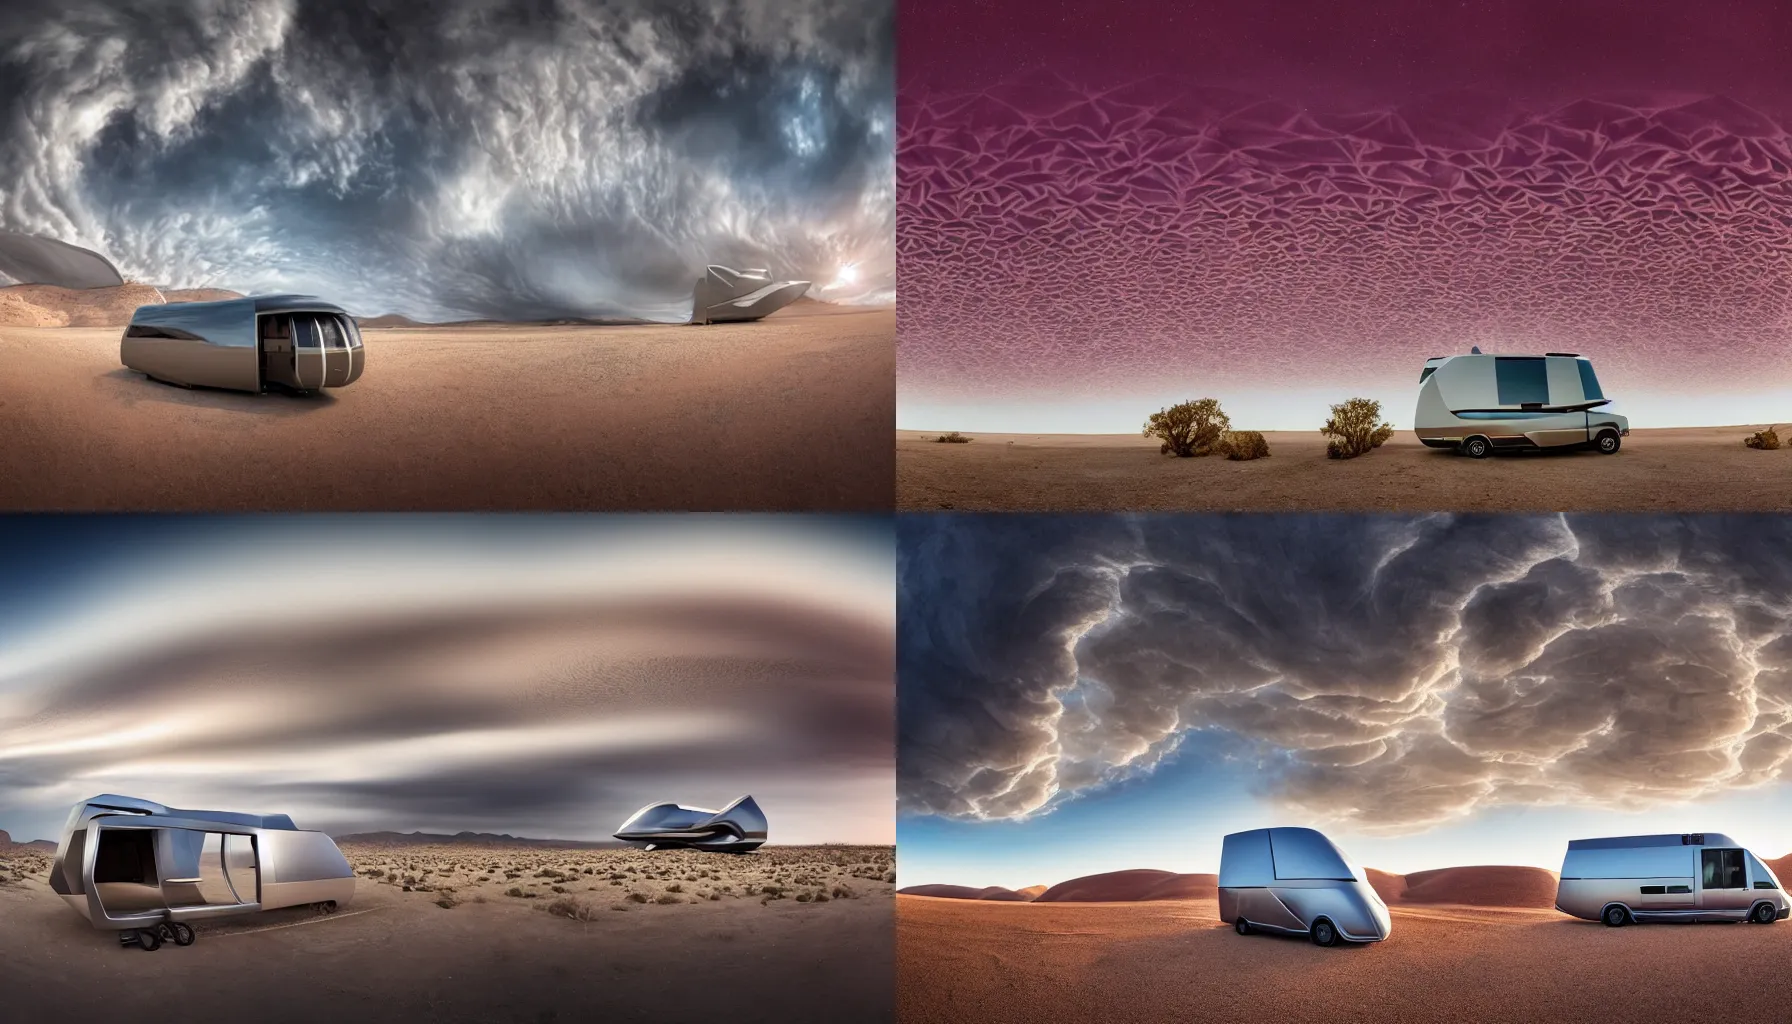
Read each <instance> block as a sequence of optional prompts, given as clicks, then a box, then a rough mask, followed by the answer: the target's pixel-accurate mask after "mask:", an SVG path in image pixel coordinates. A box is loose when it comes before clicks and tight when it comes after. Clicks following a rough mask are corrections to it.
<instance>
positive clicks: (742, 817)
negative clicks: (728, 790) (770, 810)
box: [616, 796, 766, 853]
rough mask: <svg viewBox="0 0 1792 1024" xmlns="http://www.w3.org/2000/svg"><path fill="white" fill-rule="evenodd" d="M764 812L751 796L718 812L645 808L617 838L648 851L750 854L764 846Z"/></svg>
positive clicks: (667, 806) (675, 806)
mask: <svg viewBox="0 0 1792 1024" xmlns="http://www.w3.org/2000/svg"><path fill="white" fill-rule="evenodd" d="M765 832H766V823H765V812H764V811H761V810H760V809H759V805H758V804H756V803H754V802H753V798H752V797H750V796H743V797H741V798H740V799H739V800H736V801H734V802H733V803H731V804H729V805H728V806H727V807H724V808H722V809H721V810H719V811H711V810H706V809H704V808H702V807H682V806H680V805H678V804H648V805H647V806H646V807H643V808H641V809H640V810H638V811H636V812H635V813H634V814H632V815H630V816H629V819H628V820H627V821H625V822H623V823H622V827H621V828H619V829H617V830H616V838H618V839H620V840H622V841H624V842H629V843H646V844H647V848H648V849H649V850H676V849H688V850H710V851H719V852H724V853H751V852H752V851H754V850H757V849H759V847H761V846H763V845H764V844H765Z"/></svg>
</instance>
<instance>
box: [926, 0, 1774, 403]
mask: <svg viewBox="0 0 1792 1024" xmlns="http://www.w3.org/2000/svg"><path fill="white" fill-rule="evenodd" d="M1775 7H1776V5H1774V4H1772V3H1767V2H1756V0H1750V2H1747V3H1733V2H1725V3H1715V4H1699V5H1695V4H1665V3H1660V2H1654V0H1644V2H1641V3H1614V2H1585V0H1574V2H1568V3H1563V2H1547V3H1545V2H1533V3H1517V2H1496V3H1460V4H1458V3H1450V4H1438V3H1434V2H1430V0H1398V2H1393V3H1385V2H1384V3H1372V4H1365V5H1348V4H1336V5H1315V4H1308V3H1293V2H1272V3H1262V4H1256V5H1221V4H1172V3H1164V4H1155V3H1140V2H1131V3H1115V4H1107V5H1100V7H1099V8H1097V5H1089V4H1083V5H1074V6H1072V5H1051V4H1043V5H1041V4H1031V3H1028V4H1023V3H1019V2H1012V0H1000V2H986V3H980V4H976V5H929V4H922V3H910V2H905V3H903V4H902V9H901V12H900V14H901V22H900V24H901V26H902V28H901V33H900V53H899V57H900V59H899V87H898V90H899V95H898V119H899V123H900V124H899V130H900V138H899V150H898V153H899V156H898V203H899V207H898V259H899V273H900V275H901V286H900V287H901V304H900V310H899V314H898V315H899V375H900V384H899V389H900V390H899V411H898V425H899V426H903V427H913V428H917V429H929V428H961V429H980V430H986V431H987V430H1002V429H1012V430H1017V431H1051V430H1063V431H1070V432H1077V431H1092V432H1106V431H1125V430H1135V429H1137V426H1138V424H1139V422H1140V421H1142V420H1143V418H1144V414H1145V413H1146V412H1149V411H1150V410H1152V409H1155V408H1157V407H1158V406H1159V405H1161V404H1162V403H1164V402H1168V401H1175V400H1178V399H1180V398H1186V397H1195V396H1197V395H1213V396H1215V397H1218V398H1220V399H1221V400H1222V402H1224V403H1225V404H1226V406H1227V407H1228V409H1230V410H1231V411H1232V413H1233V420H1234V423H1235V425H1238V426H1241V427H1250V426H1259V427H1264V428H1271V429H1296V428H1304V427H1309V426H1315V427H1316V426H1317V425H1318V422H1319V421H1321V420H1323V418H1324V408H1325V405H1326V404H1328V403H1329V402H1335V401H1340V400H1342V399H1344V398H1346V397H1350V396H1351V395H1354V394H1365V395H1369V396H1371V397H1376V398H1380V399H1382V401H1383V403H1384V408H1385V411H1386V413H1387V414H1388V415H1389V417H1390V418H1392V419H1393V420H1394V422H1395V423H1396V424H1397V425H1401V426H1406V425H1409V424H1410V416H1411V410H1412V406H1413V402H1414V401H1415V399H1416V395H1417V383H1418V371H1419V367H1420V365H1421V364H1422V363H1423V361H1424V359H1425V358H1426V357H1427V356H1432V355H1441V354H1447V353H1451V352H1465V351H1467V350H1468V348H1469V346H1470V345H1480V346H1481V347H1482V348H1483V349H1484V350H1486V351H1520V352H1524V351H1529V352H1538V351H1545V350H1547V351H1562V350H1565V351H1574V352H1580V353H1583V354H1586V355H1589V356H1591V357H1592V358H1593V359H1594V361H1595V364H1596V365H1597V366H1598V368H1599V371H1600V374H1601V377H1602V379H1603V380H1604V382H1605V387H1606V391H1607V393H1608V394H1610V395H1613V396H1615V397H1616V398H1617V399H1618V405H1617V409H1618V410H1619V411H1624V412H1628V413H1629V414H1630V415H1631V416H1632V418H1633V421H1634V422H1635V425H1638V426H1677V425H1701V424H1731V423H1740V422H1751V421H1757V420H1758V421H1770V420H1772V419H1773V418H1774V417H1775V416H1776V415H1782V416H1783V415H1785V414H1786V413H1785V410H1786V409H1787V408H1792V345H1789V344H1788V342H1792V137H1789V136H1788V133H1787V129H1786V127H1785V126H1788V125H1792V80H1789V79H1788V78H1787V75H1786V73H1785V61H1786V56H1787V54H1788V53H1792V18H1787V17H1785V16H1784V14H1783V13H1776V11H1775ZM1078 8H1082V9H1078ZM1309 421H1312V422H1309Z"/></svg>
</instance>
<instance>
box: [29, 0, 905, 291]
mask: <svg viewBox="0 0 1792 1024" xmlns="http://www.w3.org/2000/svg"><path fill="white" fill-rule="evenodd" d="M14 6H15V8H17V7H18V5H14ZM9 13H10V14H11V15H12V16H11V17H9V18H8V19H6V20H5V22H4V23H0V229H6V230H14V231H23V232H30V233H35V234H43V235H48V236H51V237H55V238H59V239H61V240H63V241H66V242H70V243H72V244H77V245H83V246H88V247H91V248H94V249H96V250H98V251H100V252H103V253H106V254H107V255H108V256H110V257H111V258H112V259H113V260H114V262H116V263H117V264H118V266H119V268H120V270H121V271H123V272H124V274H125V275H126V276H127V277H130V278H134V279H136V280H141V281H146V282H149V283H153V284H159V285H164V286H174V287H198V286H219V287H226V288H235V289H239V290H245V291H249V290H255V291H265V290H275V289H294V290H300V291H310V292H319V293H322V294H324V295H326V296H329V297H333V298H335V299H337V300H339V301H342V302H344V303H345V304H347V305H349V306H350V307H351V308H353V309H355V310H356V312H378V311H386V310H391V311H396V312H401V313H405V314H407V315H411V316H416V317H421V318H451V317H466V316H478V317H495V318H507V319H525V318H543V317H560V316H642V317H652V318H661V319H671V318H677V317H681V316H682V315H684V314H685V313H687V312H688V310H689V304H690V297H689V291H690V288H691V285H692V284H693V283H694V282H695V280H696V278H697V277H698V276H699V274H700V271H701V269H702V267H703V265H704V264H705V263H709V262H720V263H727V264H732V265H735V266H751V267H759V266H764V267H768V268H770V269H772V270H773V272H774V273H776V274H780V275H787V276H790V277H799V278H808V279H813V280H815V281H816V282H817V284H818V285H820V286H823V290H822V291H820V292H819V293H818V294H819V295H820V297H822V298H826V299H830V300H834V301H843V302H868V301H887V300H890V299H891V298H893V295H894V287H895V256H894V247H895V240H894V239H895V202H894V181H895V156H894V152H895V151H894V143H893V134H892V121H893V117H894V105H895V101H894V79H893V71H892V66H893V53H894V35H893V33H894V29H893V20H894V15H893V9H892V4H891V3H890V2H889V0H798V2H794V3H769V2H765V0H725V2H720V3H711V2H707V0H622V2H600V0H546V2H537V0H450V2H447V3H441V4H416V3H410V2H398V0H375V2H373V3H359V2H350V0H106V2H99V0H72V2H50V0H25V3H24V5H23V9H14V10H11V11H9ZM848 265H851V266H853V267H854V269H855V273H854V274H853V275H850V276H853V277H854V278H855V280H854V281H853V282H851V283H846V282H845V281H844V279H843V278H841V277H840V276H839V272H840V269H841V268H842V267H845V266H848Z"/></svg>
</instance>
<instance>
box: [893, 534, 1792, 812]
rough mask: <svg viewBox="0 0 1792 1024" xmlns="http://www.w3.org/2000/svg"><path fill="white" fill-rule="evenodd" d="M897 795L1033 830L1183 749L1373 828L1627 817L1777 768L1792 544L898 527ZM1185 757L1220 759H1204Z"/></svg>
mask: <svg viewBox="0 0 1792 1024" xmlns="http://www.w3.org/2000/svg"><path fill="white" fill-rule="evenodd" d="M901 530H902V535H901V541H900V542H901V550H902V557H901V559H900V562H899V573H900V575H899V606H898V607H899V612H898V614H899V621H900V627H899V656H898V659H899V660H898V665H899V669H898V671H899V679H900V687H901V729H902V734H901V740H900V750H899V759H900V772H899V788H900V796H901V801H902V806H903V807H904V808H905V809H906V810H907V811H910V812H914V813H924V814H940V815H945V816H950V817H961V818H1004V817H1020V816H1025V815H1028V814H1032V813H1037V812H1041V811H1044V810H1048V809H1049V808H1050V807H1052V806H1053V805H1054V802H1056V801H1060V800H1063V799H1066V798H1068V797H1071V796H1074V795H1075V794H1077V793H1079V792H1083V791H1087V790H1089V789H1091V788H1094V787H1098V786H1100V785H1103V784H1105V783H1108V782H1111V781H1114V780H1117V779H1121V778H1125V777H1128V776H1132V775H1137V774H1140V773H1147V772H1150V771H1151V770H1152V769H1153V768H1154V767H1155V766H1156V765H1157V764H1158V763H1159V762H1160V761H1161V759H1162V758H1164V757H1165V756H1166V755H1168V754H1169V753H1171V752H1172V751H1174V750H1175V749H1176V748H1177V746H1178V745H1179V744H1180V743H1182V742H1184V741H1185V740H1187V738H1188V737H1189V735H1190V733H1191V732H1192V731H1193V730H1207V731H1209V733H1210V734H1211V732H1212V731H1214V730H1217V731H1219V732H1220V733H1221V734H1223V735H1224V736H1225V738H1226V740H1227V742H1228V743H1232V742H1234V741H1236V742H1241V743H1242V744H1243V745H1244V749H1247V750H1250V751H1251V753H1250V754H1249V755H1246V756H1248V758H1249V759H1251V760H1253V761H1254V762H1255V764H1256V765H1257V767H1258V768H1259V769H1260V770H1261V773H1262V774H1261V775H1260V778H1262V779H1263V783H1264V785H1265V786H1266V787H1267V790H1268V794H1269V795H1270V796H1272V797H1273V798H1274V799H1276V800H1279V801H1281V802H1284V803H1287V804H1289V805H1293V806H1297V807H1299V808H1301V809H1302V810H1304V811H1306V812H1307V813H1310V814H1312V815H1314V816H1316V817H1320V818H1333V819H1339V820H1345V821H1349V822H1350V823H1351V824H1352V825H1354V826H1356V827H1359V828H1362V829H1369V830H1373V829H1378V828H1379V829H1395V830H1398V829H1403V828H1410V827H1415V826H1419V825H1423V824H1426V823H1429V822H1435V821H1440V820H1444V819H1448V818H1452V817H1457V816H1460V815H1463V814H1466V813H1469V812H1470V811H1472V810H1474V809H1476V808H1478V807H1483V806H1490V805H1496V804H1514V803H1518V804H1535V803H1556V802H1581V803H1591V804H1596V805H1602V806H1610V807H1633V806H1643V805H1647V804H1649V803H1652V802H1655V801H1660V800H1671V799H1683V798H1687V797H1690V796H1696V795H1698V794H1702V793H1712V792H1717V791H1722V790H1726V789H1730V788H1735V787H1743V786H1750V785H1755V784H1759V783H1761V782H1765V781H1768V780H1770V779H1773V778H1776V777H1778V776H1779V774H1780V772H1781V770H1782V767H1783V766H1784V765H1785V764H1786V762H1787V758H1788V756H1789V755H1792V639H1788V638H1789V637H1792V523H1786V522H1784V521H1783V520H1782V519H1780V518H1776V517H1715V516H1714V517H1684V518H1681V517H1666V516H1635V517H1566V518H1561V517H1523V516H1492V517H1473V516H1471V517H1450V516H1428V517H1419V518H1410V517H1390V516H1361V517H1337V516H1181V517H1139V518H1132V519H1119V518H1110V519H1080V518H1074V517H1061V518H1008V517H993V518H989V519H977V518H962V517H961V518H942V517H927V519H926V520H921V519H919V518H916V519H910V520H907V521H905V522H904V524H903V526H902V527H901ZM1199 742H1209V740H1207V739H1205V738H1204V739H1202V740H1200V741H1199Z"/></svg>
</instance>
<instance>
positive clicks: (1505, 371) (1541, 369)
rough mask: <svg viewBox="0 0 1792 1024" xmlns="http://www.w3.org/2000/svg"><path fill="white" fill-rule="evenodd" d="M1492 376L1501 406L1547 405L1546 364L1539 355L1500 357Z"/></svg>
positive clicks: (1547, 370) (1547, 379)
mask: <svg viewBox="0 0 1792 1024" xmlns="http://www.w3.org/2000/svg"><path fill="white" fill-rule="evenodd" d="M1493 379H1494V384H1495V385H1496V386H1497V387H1498V389H1499V396H1500V404H1501V405H1548V404H1549V364H1548V363H1547V362H1545V361H1544V359H1543V357H1542V356H1500V357H1499V358H1497V359H1495V360H1494V361H1493Z"/></svg>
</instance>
